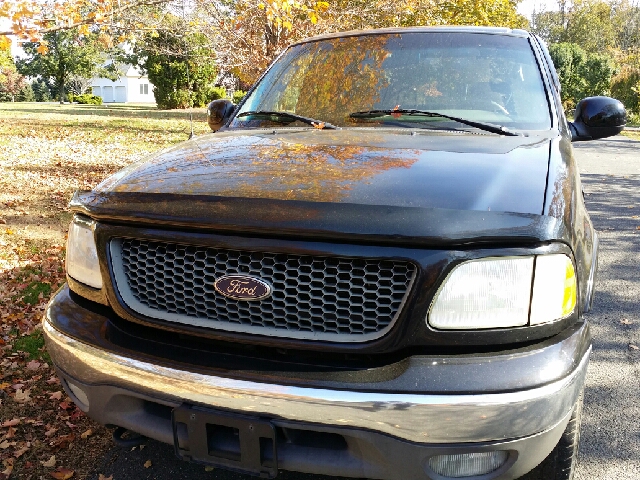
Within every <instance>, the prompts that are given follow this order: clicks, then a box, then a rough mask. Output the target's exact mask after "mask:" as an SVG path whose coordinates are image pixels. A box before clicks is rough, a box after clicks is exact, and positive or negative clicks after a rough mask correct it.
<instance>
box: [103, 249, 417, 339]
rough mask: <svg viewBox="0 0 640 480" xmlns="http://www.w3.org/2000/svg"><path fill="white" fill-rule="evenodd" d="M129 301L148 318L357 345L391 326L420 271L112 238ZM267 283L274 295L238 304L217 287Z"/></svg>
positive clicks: (404, 265)
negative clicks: (234, 280)
mask: <svg viewBox="0 0 640 480" xmlns="http://www.w3.org/2000/svg"><path fill="white" fill-rule="evenodd" d="M111 256H112V263H113V271H114V275H115V280H116V286H117V289H118V291H119V293H120V295H121V297H122V299H123V300H124V302H125V303H126V304H127V305H128V306H129V307H130V308H131V309H132V310H134V311H136V312H138V313H141V314H143V315H146V316H149V317H152V318H159V319H164V320H169V321H174V322H181V323H185V324H190V325H198V326H205V327H209V328H214V329H220V330H230V331H236V332H246V333H257V334H262V335H272V336H279V337H291V338H306V339H317V340H331V341H342V342H358V341H365V340H370V339H372V338H377V337H380V336H381V335H383V334H384V333H386V332H387V331H388V330H389V329H390V328H391V326H392V324H393V323H394V321H395V319H396V318H397V316H398V315H399V313H400V309H401V308H402V305H403V304H404V302H405V300H406V298H407V296H408V294H409V291H410V286H411V284H412V282H413V279H414V277H415V273H416V267H415V266H414V265H413V264H412V263H410V262H405V261H396V260H380V259H360V258H344V257H319V256H305V255H291V254H283V253H268V252H250V251H240V250H228V249H220V248H212V247H204V246H194V245H181V244H175V243H165V242H158V241H147V240H137V239H114V240H112V241H111ZM230 274H246V275H251V276H255V277H259V278H260V279H262V280H264V281H266V282H268V283H270V284H271V285H272V286H273V292H272V295H271V296H270V297H268V298H266V299H263V300H260V301H253V302H248V301H238V300H233V299H230V298H227V297H225V296H223V295H221V294H220V293H218V292H216V291H215V289H214V287H213V284H214V282H215V281H216V279H217V278H219V277H220V276H222V275H230Z"/></svg>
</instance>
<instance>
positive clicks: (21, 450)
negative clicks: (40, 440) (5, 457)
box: [13, 444, 31, 458]
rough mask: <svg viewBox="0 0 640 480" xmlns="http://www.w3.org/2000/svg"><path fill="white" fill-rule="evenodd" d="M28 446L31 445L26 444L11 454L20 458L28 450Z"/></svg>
mask: <svg viewBox="0 0 640 480" xmlns="http://www.w3.org/2000/svg"><path fill="white" fill-rule="evenodd" d="M29 448H31V445H29V444H27V445H25V446H24V447H22V448H20V449H18V450H16V451H15V452H13V456H14V457H16V458H20V457H21V456H22V455H24V454H25V453H26V452H28V451H29Z"/></svg>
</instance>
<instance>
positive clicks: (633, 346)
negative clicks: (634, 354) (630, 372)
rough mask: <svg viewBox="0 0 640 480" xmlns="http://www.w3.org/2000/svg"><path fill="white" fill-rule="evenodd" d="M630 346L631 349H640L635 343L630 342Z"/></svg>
mask: <svg viewBox="0 0 640 480" xmlns="http://www.w3.org/2000/svg"><path fill="white" fill-rule="evenodd" d="M629 348H630V349H631V350H640V347H638V346H637V345H634V344H633V343H630V344H629Z"/></svg>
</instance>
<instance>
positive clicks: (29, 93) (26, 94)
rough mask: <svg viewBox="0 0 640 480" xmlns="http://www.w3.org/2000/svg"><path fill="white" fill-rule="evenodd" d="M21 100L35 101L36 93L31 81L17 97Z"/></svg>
mask: <svg viewBox="0 0 640 480" xmlns="http://www.w3.org/2000/svg"><path fill="white" fill-rule="evenodd" d="M17 99H18V101H19V102H35V101H36V94H35V93H34V91H33V87H32V86H31V84H30V83H25V84H24V86H23V87H22V89H21V90H20V93H18V97H17Z"/></svg>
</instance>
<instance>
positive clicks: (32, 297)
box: [22, 282, 51, 305]
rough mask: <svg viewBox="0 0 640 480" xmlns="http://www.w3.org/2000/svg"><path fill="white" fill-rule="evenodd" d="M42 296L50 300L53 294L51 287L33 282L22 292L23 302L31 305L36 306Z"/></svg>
mask: <svg viewBox="0 0 640 480" xmlns="http://www.w3.org/2000/svg"><path fill="white" fill-rule="evenodd" d="M40 294H42V298H48V297H49V295H50V294H51V285H50V284H48V283H44V282H31V283H30V284H29V285H27V287H26V288H25V289H24V290H23V291H22V301H23V302H24V303H28V304H29V305H36V304H37V303H38V302H39V301H40V298H39V297H40Z"/></svg>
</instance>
